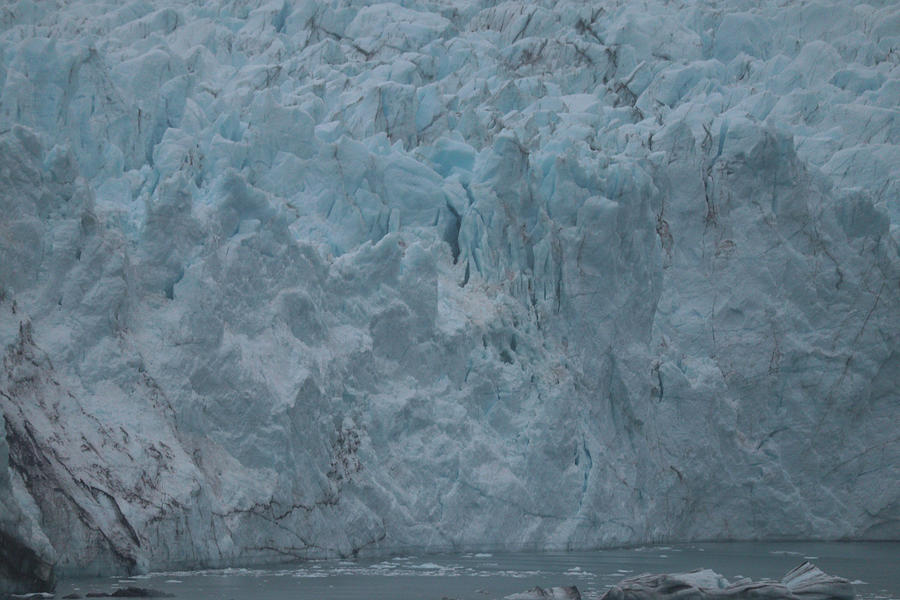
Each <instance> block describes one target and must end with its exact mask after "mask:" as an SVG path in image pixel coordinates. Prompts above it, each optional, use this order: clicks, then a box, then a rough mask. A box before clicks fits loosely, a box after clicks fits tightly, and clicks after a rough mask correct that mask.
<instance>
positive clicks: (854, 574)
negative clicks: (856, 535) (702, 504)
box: [57, 542, 900, 600]
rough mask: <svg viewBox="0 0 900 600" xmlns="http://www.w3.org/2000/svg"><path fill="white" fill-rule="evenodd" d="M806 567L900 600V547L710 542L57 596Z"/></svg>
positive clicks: (145, 581) (462, 593)
mask: <svg viewBox="0 0 900 600" xmlns="http://www.w3.org/2000/svg"><path fill="white" fill-rule="evenodd" d="M804 561H810V562H812V563H814V564H816V565H817V566H819V567H820V568H821V569H823V570H824V571H825V572H826V573H829V574H833V575H839V576H841V577H845V578H847V579H849V580H850V581H852V582H853V585H854V589H855V591H856V594H857V598H859V599H860V600H900V542H865V543H861V542H846V543H842V542H809V543H793V542H790V543H789V542H783V543H703V544H679V545H660V546H642V547H637V548H629V549H612V550H596V551H590V552H529V553H500V552H477V553H476V552H470V553H456V554H430V555H401V556H392V557H386V558H380V559H366V560H362V559H360V560H316V561H304V562H301V563H292V564H283V565H277V566H273V567H271V568H264V569H222V570H203V571H172V572H165V573H151V574H148V575H141V576H137V577H128V578H123V577H113V578H102V579H98V578H93V579H68V580H63V581H61V582H60V584H59V586H58V587H57V596H58V597H59V596H62V595H66V594H71V593H76V594H80V595H81V596H84V595H85V594H87V593H89V592H110V591H112V590H114V589H116V588H119V587H127V586H138V587H144V588H152V589H155V590H159V591H163V592H166V593H170V594H174V595H175V597H176V598H189V599H191V600H394V599H397V600H407V599H409V600H415V599H422V600H441V599H443V598H454V599H457V600H488V599H492V598H503V597H504V596H506V595H509V594H513V593H516V592H522V591H525V590H527V589H529V588H532V587H534V586H541V587H551V586H559V585H575V586H577V587H578V589H579V590H580V591H581V592H582V595H583V597H584V598H585V599H591V598H599V597H600V596H601V595H602V594H603V593H604V592H605V591H606V590H607V589H608V588H609V586H611V585H613V584H614V583H616V582H618V581H620V580H621V579H623V578H625V577H630V576H634V575H638V574H640V573H648V572H656V573H660V572H668V573H672V572H683V571H688V570H691V569H696V568H701V567H704V568H710V569H713V570H715V571H717V572H718V573H721V574H722V575H725V576H726V577H728V578H729V579H732V578H737V577H751V578H753V579H760V578H770V579H777V578H780V577H781V576H782V575H784V574H785V573H786V572H787V571H788V570H790V569H791V568H793V567H795V566H796V565H798V564H800V563H802V562H804Z"/></svg>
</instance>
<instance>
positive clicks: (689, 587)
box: [601, 562, 854, 600]
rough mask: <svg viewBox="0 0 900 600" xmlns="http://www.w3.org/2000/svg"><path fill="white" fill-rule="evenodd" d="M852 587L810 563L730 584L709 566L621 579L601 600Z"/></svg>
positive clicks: (768, 599) (834, 597)
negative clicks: (772, 578) (774, 578)
mask: <svg viewBox="0 0 900 600" xmlns="http://www.w3.org/2000/svg"><path fill="white" fill-rule="evenodd" d="M853 596H854V593H853V586H851V585H850V582H849V581H847V580H846V579H844V578H842V577H835V576H833V575H829V574H827V573H825V572H824V571H822V570H821V569H819V568H818V567H816V566H815V565H813V564H812V563H810V562H804V563H803V564H801V565H799V566H798V567H796V568H794V569H792V570H790V571H789V572H788V573H787V574H786V575H785V576H784V577H783V578H782V579H781V581H770V580H765V579H763V580H760V581H752V580H750V579H740V580H738V581H735V582H733V583H731V582H729V581H728V580H727V579H726V578H725V577H722V576H721V575H719V574H718V573H716V572H714V571H712V570H710V569H698V570H696V571H691V572H689V573H663V574H648V573H645V574H643V575H638V576H637V577H629V578H627V579H623V580H622V581H620V582H619V583H618V584H617V585H614V586H613V587H612V588H610V589H609V590H608V591H607V592H606V593H605V594H604V595H603V597H602V598H601V600H668V599H673V600H674V599H675V598H677V599H678V600H715V599H720V598H722V599H724V598H727V599H735V600H738V599H750V598H752V599H754V600H781V599H785V600H852V598H853Z"/></svg>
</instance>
